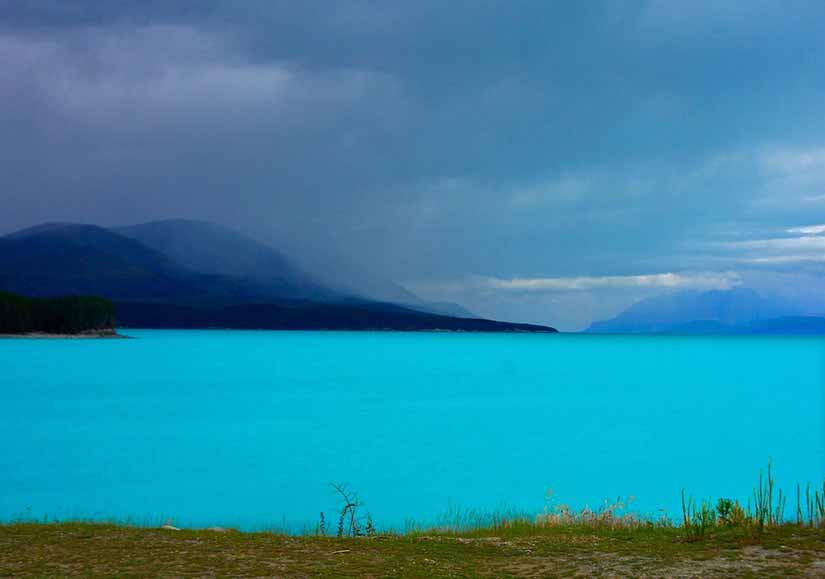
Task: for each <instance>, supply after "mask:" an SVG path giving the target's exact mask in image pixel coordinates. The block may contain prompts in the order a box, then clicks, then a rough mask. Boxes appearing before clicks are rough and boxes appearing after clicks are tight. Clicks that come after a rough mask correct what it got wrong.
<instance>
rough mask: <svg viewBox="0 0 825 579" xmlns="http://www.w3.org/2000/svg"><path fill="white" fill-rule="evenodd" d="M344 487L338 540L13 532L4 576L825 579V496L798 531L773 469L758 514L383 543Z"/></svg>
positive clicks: (799, 512)
mask: <svg viewBox="0 0 825 579" xmlns="http://www.w3.org/2000/svg"><path fill="white" fill-rule="evenodd" d="M337 490H339V492H340V494H341V496H342V510H341V511H340V513H338V515H337V516H336V517H334V518H333V517H330V520H328V521H326V522H325V525H324V527H325V530H326V534H324V533H320V532H319V531H320V528H316V529H312V530H309V531H307V532H305V533H304V534H302V535H289V534H286V533H278V532H259V533H241V532H238V531H231V530H229V531H224V530H220V531H214V530H186V529H184V530H168V529H160V528H148V527H145V526H143V527H141V526H132V525H129V524H126V523H123V524H103V523H93V522H48V521H41V522H35V521H31V520H21V521H17V522H13V523H11V524H5V525H0V577H6V576H8V577H51V576H60V577H104V576H117V577H204V576H206V577H224V576H239V577H262V576H263V577H271V576H276V577H307V578H309V577H359V578H360V577H400V578H407V577H409V578H430V577H479V578H483V577H556V576H558V577H568V576H573V575H588V576H590V575H596V576H598V575H603V576H644V575H649V576H717V575H730V576H754V575H768V576H777V575H783V576H784V575H797V576H825V517H823V515H825V486H823V487H822V488H821V489H818V488H817V489H814V488H813V487H805V488H804V489H803V487H802V486H801V485H800V486H799V487H797V492H796V496H795V499H796V505H795V508H794V509H792V513H793V516H792V517H790V519H791V520H788V518H787V517H786V514H785V509H786V506H787V505H786V503H787V499H786V495H785V494H784V493H781V492H780V491H778V489H776V488H775V485H774V482H773V473H772V469H771V467H770V466H769V467H768V470H767V475H766V476H763V475H762V474H760V477H759V481H758V486H757V487H756V489H755V490H754V492H753V495H752V497H750V498H749V499H748V500H747V501H746V502H745V504H744V506H743V505H742V504H740V503H739V502H738V501H735V500H733V499H724V498H722V499H720V500H717V501H712V500H709V499H708V500H703V501H701V502H697V501H695V500H694V499H693V498H691V497H690V495H689V494H688V493H686V492H684V491H683V492H682V500H683V512H682V518H681V520H680V521H676V522H674V521H671V520H669V519H667V518H659V519H650V518H647V517H643V516H640V515H638V514H635V513H632V512H629V506H628V505H629V501H628V502H625V501H622V500H621V499H617V500H616V501H614V502H613V503H607V504H605V505H603V506H602V507H601V508H599V509H596V510H590V509H583V510H580V511H574V510H572V509H570V508H569V507H567V506H565V505H557V504H554V503H553V502H552V501H551V500H548V502H547V506H546V508H545V509H544V511H543V512H542V513H540V514H538V515H536V516H530V515H528V514H525V513H519V512H512V511H493V512H488V511H475V510H459V509H454V510H452V511H450V512H448V513H447V514H446V515H445V516H444V517H442V519H441V520H440V521H439V523H438V524H437V525H435V526H433V527H421V526H418V525H415V524H410V525H408V528H407V529H406V530H405V531H404V532H399V533H389V532H384V533H380V532H377V531H376V530H375V528H374V527H372V524H371V521H370V522H369V523H368V522H367V521H368V519H367V514H366V513H361V512H359V511H358V508H357V507H359V506H361V502H360V500H359V499H358V497H357V494H355V493H352V492H350V491H348V490H346V489H345V488H343V487H340V486H338V487H337ZM359 517H362V519H360V520H359ZM333 519H334V520H333ZM319 527H320V525H319ZM330 527H332V528H330ZM338 534H340V535H341V536H337V535H338ZM330 535H334V536H330ZM353 535H355V536H353Z"/></svg>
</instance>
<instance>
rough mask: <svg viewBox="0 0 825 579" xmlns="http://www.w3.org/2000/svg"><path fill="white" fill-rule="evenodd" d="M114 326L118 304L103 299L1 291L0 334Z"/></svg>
mask: <svg viewBox="0 0 825 579" xmlns="http://www.w3.org/2000/svg"><path fill="white" fill-rule="evenodd" d="M114 327H115V305H114V304H113V303H112V302H110V301H109V300H107V299H104V298H100V297H96V296H70V297H61V298H29V297H25V296H21V295H17V294H13V293H8V292H0V334H23V333H27V332H45V333H49V334H78V333H80V332H84V331H88V330H92V331H94V330H110V329H114Z"/></svg>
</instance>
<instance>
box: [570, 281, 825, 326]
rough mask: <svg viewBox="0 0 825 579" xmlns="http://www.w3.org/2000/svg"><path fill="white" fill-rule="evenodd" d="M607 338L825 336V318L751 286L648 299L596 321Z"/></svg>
mask: <svg viewBox="0 0 825 579" xmlns="http://www.w3.org/2000/svg"><path fill="white" fill-rule="evenodd" d="M585 331H586V332H588V333H603V334H604V333H606V334H647V333H653V334H657V333H658V334H665V333H666V334H824V333H825V317H822V316H816V315H810V314H807V313H806V312H805V311H804V310H803V309H802V308H800V307H799V306H797V305H795V304H793V303H790V302H787V301H785V300H782V299H780V298H776V297H771V296H765V295H762V294H760V293H758V292H756V291H755V290H753V289H751V288H747V287H737V288H734V289H730V290H713V291H686V292H677V293H672V294H667V295H662V296H655V297H651V298H647V299H643V300H641V301H639V302H637V303H635V304H633V305H632V306H630V307H629V308H628V309H626V310H625V311H624V312H622V313H620V314H619V315H618V316H616V317H614V318H612V319H609V320H604V321H599V322H594V323H593V324H591V325H590V327H589V328H587V330H585Z"/></svg>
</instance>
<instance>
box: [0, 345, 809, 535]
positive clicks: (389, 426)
mask: <svg viewBox="0 0 825 579" xmlns="http://www.w3.org/2000/svg"><path fill="white" fill-rule="evenodd" d="M125 333H126V334H128V335H130V336H134V337H135V338H136V339H132V340H38V339H3V340H0V441H2V442H0V445H2V446H0V520H10V519H14V518H20V517H37V518H41V517H43V516H44V515H45V516H48V517H49V518H63V519H65V518H73V517H83V518H96V519H106V518H116V519H119V520H129V521H133V522H136V523H140V524H158V523H159V522H163V521H165V520H166V519H169V518H171V519H172V520H173V522H174V524H176V525H179V526H209V525H223V526H237V527H241V528H244V529H262V528H276V527H277V528H284V527H285V528H288V529H291V530H301V529H302V528H304V527H311V526H313V525H314V524H315V523H316V521H317V520H318V514H319V512H320V511H324V512H326V514H327V520H328V521H331V520H332V519H333V518H334V517H335V515H334V512H335V510H336V508H337V505H338V502H337V499H336V497H335V495H334V494H333V492H332V490H331V488H330V486H329V483H330V482H331V481H338V482H344V483H347V484H348V485H349V486H350V487H351V488H352V489H354V490H356V491H358V493H359V494H360V496H361V498H362V500H363V501H364V502H365V504H366V507H367V508H368V510H369V511H370V512H371V514H372V517H373V519H374V520H375V522H376V524H377V525H378V526H379V527H384V528H386V527H391V526H392V527H395V528H403V527H404V525H405V522H406V521H407V520H410V519H412V520H415V521H418V522H421V523H431V522H438V520H439V517H440V516H441V515H443V514H444V513H446V512H448V511H450V510H456V509H459V508H477V509H487V510H496V509H501V508H505V507H506V508H511V509H518V510H522V511H525V512H528V513H538V512H540V511H541V509H542V508H543V506H544V504H545V502H544V501H545V492H546V491H547V489H548V488H552V489H553V496H554V499H555V501H556V502H557V503H567V504H570V505H572V506H575V507H581V506H584V505H585V504H588V505H590V506H594V507H596V506H598V505H600V504H601V503H602V501H603V500H604V499H609V500H614V499H615V498H616V497H618V496H622V497H629V496H634V497H636V498H635V501H634V502H633V503H632V505H631V509H630V510H633V511H640V512H643V513H647V514H650V515H651V516H658V515H659V514H660V512H661V511H660V510H659V509H665V510H666V512H667V513H668V514H669V515H671V516H678V515H679V512H680V511H679V493H680V490H681V489H682V488H683V487H684V488H685V489H687V491H688V492H689V493H691V494H693V495H694V496H696V497H697V498H705V497H715V498H718V497H720V496H729V497H734V498H739V499H742V500H746V499H747V498H748V496H749V495H750V492H751V489H752V488H753V486H754V485H755V483H756V480H757V478H758V475H759V471H760V469H764V468H765V466H766V465H767V462H768V460H769V459H772V460H773V464H774V468H775V472H776V476H777V480H778V484H779V485H780V486H781V487H783V488H784V490H785V491H786V492H788V493H789V494H790V495H791V497H792V498H791V499H789V501H788V509H787V513H788V515H789V516H790V515H792V514H793V512H795V508H796V506H795V493H796V486H795V485H796V483H797V482H798V481H799V482H802V483H805V482H807V481H820V483H821V481H822V480H823V478H825V400H823V387H824V386H825V339H821V338H789V337H781V338H774V337H769V338H763V337H724V338H719V337H716V338H710V337H642V336H583V335H582V336H579V335H541V334H534V335H531V334H455V333H380V332H376V333H346V332H340V333H339V332H329V333H323V332H264V331H260V332H256V331H249V332H242V331H127V332H125Z"/></svg>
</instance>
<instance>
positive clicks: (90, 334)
mask: <svg viewBox="0 0 825 579" xmlns="http://www.w3.org/2000/svg"><path fill="white" fill-rule="evenodd" d="M13 338H27V339H30V340H49V339H55V340H98V339H109V340H130V339H131V338H130V337H129V336H124V335H123V334H119V333H117V331H115V330H87V331H84V332H80V333H77V334H52V333H49V332H25V333H22V334H0V339H13Z"/></svg>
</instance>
